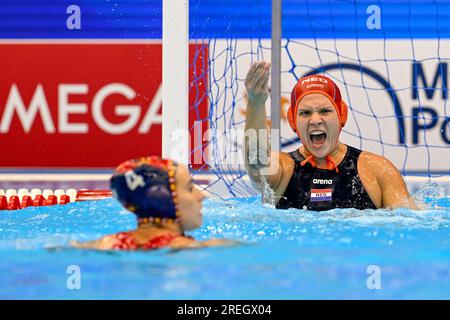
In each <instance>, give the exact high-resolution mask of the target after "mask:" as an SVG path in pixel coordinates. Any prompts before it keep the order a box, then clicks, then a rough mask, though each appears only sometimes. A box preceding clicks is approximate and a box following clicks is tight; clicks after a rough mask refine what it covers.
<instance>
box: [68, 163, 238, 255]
mask: <svg viewBox="0 0 450 320" xmlns="http://www.w3.org/2000/svg"><path fill="white" fill-rule="evenodd" d="M111 190H112V191H113V195H114V197H115V198H116V199H117V200H118V201H119V202H120V203H121V204H122V205H123V206H124V207H125V208H126V209H128V210H129V211H131V212H133V213H134V214H135V215H136V216H137V221H138V227H137V229H136V230H133V231H127V232H120V233H118V234H113V235H108V236H105V237H103V238H101V239H98V240H94V241H89V242H85V243H79V242H74V243H72V246H74V247H77V248H86V249H98V250H153V249H158V248H163V247H168V248H172V249H183V248H201V247H208V246H221V245H230V244H235V243H236V242H234V241H230V240H225V239H211V240H208V241H197V240H195V239H193V238H192V237H190V236H187V235H185V234H184V232H185V231H189V230H193V229H196V228H198V227H200V226H201V224H202V214H201V209H202V200H203V199H204V198H205V196H204V195H203V194H202V193H201V191H200V190H199V189H198V188H197V187H196V186H195V185H194V183H193V180H192V178H191V176H190V174H189V171H188V169H187V168H186V167H185V166H184V165H182V164H177V163H175V162H173V161H171V160H165V159H161V158H159V157H155V156H153V157H142V158H137V159H132V160H129V161H126V162H124V163H122V164H121V165H119V166H118V167H117V168H116V170H115V172H114V174H113V176H112V178H111Z"/></svg>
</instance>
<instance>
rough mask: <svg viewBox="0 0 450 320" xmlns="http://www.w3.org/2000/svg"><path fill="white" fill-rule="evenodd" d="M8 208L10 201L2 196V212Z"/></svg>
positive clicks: (0, 204)
mask: <svg viewBox="0 0 450 320" xmlns="http://www.w3.org/2000/svg"><path fill="white" fill-rule="evenodd" d="M7 207H8V201H7V199H6V196H0V210H6V208H7Z"/></svg>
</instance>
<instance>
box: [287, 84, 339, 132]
mask: <svg viewBox="0 0 450 320" xmlns="http://www.w3.org/2000/svg"><path fill="white" fill-rule="evenodd" d="M312 93H319V94H323V95H325V96H326V97H327V98H328V99H329V100H330V101H331V103H332V104H333V107H334V108H335V109H336V112H337V114H338V118H339V123H340V126H341V129H342V128H343V127H344V126H345V123H346V122H347V117H348V107H347V104H346V103H345V102H344V101H343V100H342V98H341V91H340V90H339V88H338V86H337V85H336V84H335V83H334V82H333V81H332V80H331V79H330V78H328V77H325V76H322V75H312V76H307V77H303V78H300V79H299V80H298V82H297V84H296V85H295V86H294V88H293V89H292V92H291V105H290V107H289V110H288V112H287V118H288V122H289V126H290V127H291V128H292V130H293V131H294V132H295V133H298V132H297V124H296V121H295V119H296V116H297V110H298V104H299V102H300V100H301V99H302V98H303V97H304V96H306V95H308V94H312Z"/></svg>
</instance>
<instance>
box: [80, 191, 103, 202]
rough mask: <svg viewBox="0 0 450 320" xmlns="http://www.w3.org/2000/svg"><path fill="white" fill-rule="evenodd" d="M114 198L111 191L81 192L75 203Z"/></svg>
mask: <svg viewBox="0 0 450 320" xmlns="http://www.w3.org/2000/svg"><path fill="white" fill-rule="evenodd" d="M111 197H112V192H111V190H80V191H78V192H77V197H76V198H75V201H76V202H78V201H88V200H101V199H107V198H111Z"/></svg>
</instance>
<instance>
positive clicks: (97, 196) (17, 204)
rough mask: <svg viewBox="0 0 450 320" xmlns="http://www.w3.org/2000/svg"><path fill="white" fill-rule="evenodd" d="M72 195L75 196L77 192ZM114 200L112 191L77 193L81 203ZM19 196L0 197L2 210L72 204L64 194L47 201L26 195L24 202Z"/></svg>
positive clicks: (51, 196) (42, 197) (23, 198)
mask: <svg viewBox="0 0 450 320" xmlns="http://www.w3.org/2000/svg"><path fill="white" fill-rule="evenodd" d="M71 190H73V192H72V193H71V194H72V196H74V194H75V192H76V190H74V189H71ZM107 198H112V192H111V190H79V191H77V192H76V196H75V199H73V200H74V201H75V202H80V201H92V200H101V199H107ZM19 199H20V198H19V196H17V195H12V196H10V197H9V198H8V196H6V195H0V210H17V209H24V208H27V207H30V206H34V207H42V206H53V205H57V204H60V205H64V204H67V203H70V202H71V201H70V195H68V194H62V195H61V196H60V197H59V202H58V196H57V195H54V194H52V195H49V196H48V197H47V199H46V198H45V197H44V196H43V195H42V194H37V195H36V196H35V197H34V199H33V198H32V196H31V195H28V194H25V195H23V196H22V201H20V200H19Z"/></svg>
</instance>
